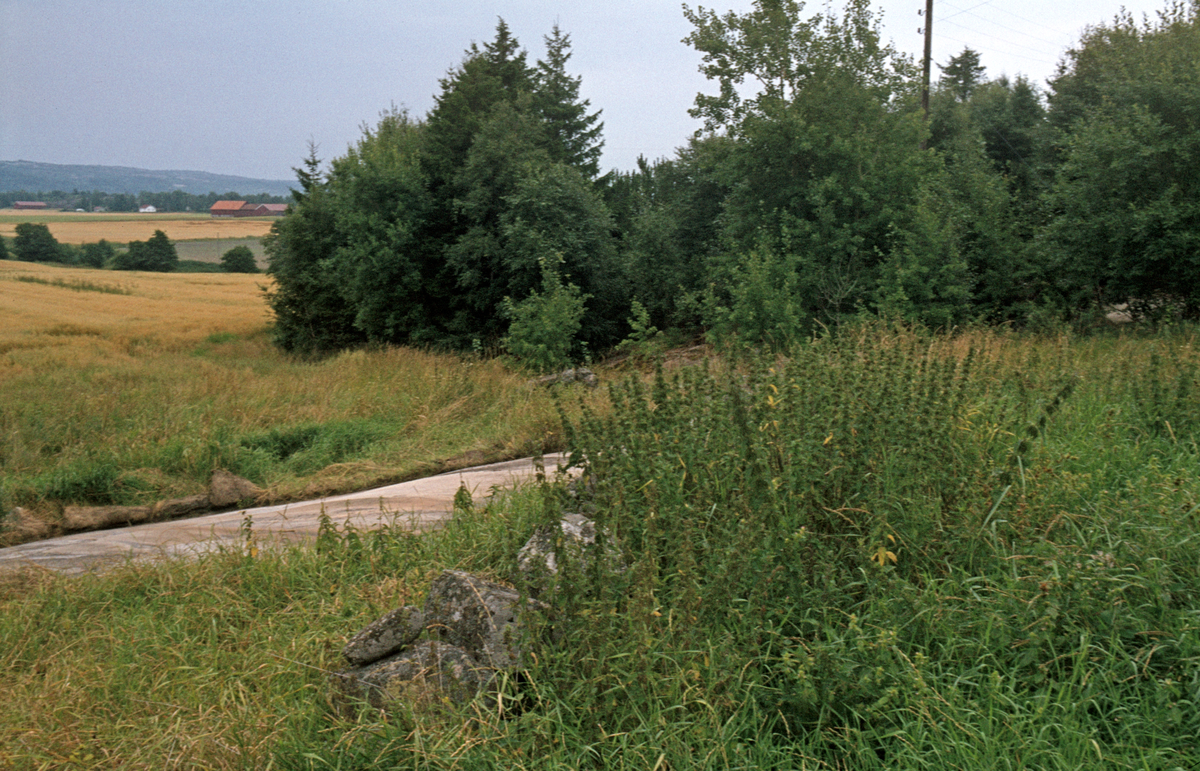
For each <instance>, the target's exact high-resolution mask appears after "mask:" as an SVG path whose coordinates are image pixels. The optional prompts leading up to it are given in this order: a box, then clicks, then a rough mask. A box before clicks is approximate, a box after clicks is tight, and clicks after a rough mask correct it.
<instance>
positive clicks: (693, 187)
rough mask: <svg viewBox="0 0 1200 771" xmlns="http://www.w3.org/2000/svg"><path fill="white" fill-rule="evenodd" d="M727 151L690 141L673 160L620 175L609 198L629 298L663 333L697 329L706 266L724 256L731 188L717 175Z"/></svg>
mask: <svg viewBox="0 0 1200 771" xmlns="http://www.w3.org/2000/svg"><path fill="white" fill-rule="evenodd" d="M730 147H731V143H730V142H728V141H727V140H724V139H721V138H718V137H707V138H703V139H699V138H693V139H692V140H691V141H690V142H689V143H688V145H687V146H686V147H684V148H681V149H680V150H679V151H678V152H677V154H676V157H675V158H672V159H667V160H659V161H655V162H654V163H648V162H646V160H645V159H643V158H639V159H638V168H637V170H636V171H633V172H630V173H623V174H617V175H615V176H614V178H613V179H612V181H611V183H610V185H609V187H608V190H607V197H608V200H609V205H610V207H611V208H612V210H613V213H614V217H615V218H616V220H617V227H618V229H619V230H620V232H621V233H622V234H623V239H622V243H621V247H620V248H621V251H622V255H623V259H622V261H623V264H624V272H625V274H626V276H627V280H628V282H629V286H630V292H631V293H632V294H633V295H634V296H635V297H636V298H637V300H638V302H639V303H641V305H642V307H643V308H644V309H645V310H646V312H647V313H648V314H649V320H650V321H651V322H652V323H653V324H655V325H657V326H659V327H662V328H667V327H682V328H689V327H692V328H694V327H697V326H699V323H700V318H699V297H700V296H701V295H702V294H703V292H704V288H705V283H706V279H707V278H708V276H707V272H706V268H707V263H708V260H709V259H710V258H711V257H712V256H714V255H716V254H718V253H719V252H720V250H721V226H720V217H721V212H722V210H723V207H724V202H725V199H726V197H727V196H728V194H729V187H728V185H727V184H726V182H725V181H724V178H723V176H722V175H721V173H720V167H721V163H722V161H723V159H724V157H725V155H726V154H727V152H728V151H729V150H730Z"/></svg>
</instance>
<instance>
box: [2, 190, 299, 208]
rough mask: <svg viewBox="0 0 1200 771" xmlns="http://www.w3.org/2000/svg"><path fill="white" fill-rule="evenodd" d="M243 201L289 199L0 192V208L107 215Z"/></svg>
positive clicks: (172, 193) (232, 195)
mask: <svg viewBox="0 0 1200 771" xmlns="http://www.w3.org/2000/svg"><path fill="white" fill-rule="evenodd" d="M228 200H233V201H246V202H247V203H287V201H288V199H287V198H285V197H283V196H278V195H267V194H266V193H255V194H253V195H241V194H239V193H236V192H228V193H222V194H217V193H215V192H209V193H206V194H204V195H196V194H194V193H185V192H183V191H182V190H171V191H168V192H160V193H152V192H149V191H145V190H144V191H142V192H140V193H138V194H137V195H133V194H132V193H106V192H103V191H101V190H90V191H79V190H72V191H71V192H66V191H63V190H50V191H36V192H30V191H28V190H9V191H5V192H0V209H7V208H10V207H12V205H13V203H14V202H16V201H44V202H45V203H46V204H47V205H48V206H49V207H50V208H54V209H66V210H68V211H73V210H75V209H83V210H84V211H88V212H90V211H93V210H95V209H97V208H99V209H103V210H104V211H110V212H135V211H137V210H138V209H139V208H140V207H142V206H153V207H154V208H155V209H157V210H158V211H161V212H188V211H192V212H207V211H208V210H209V209H211V208H212V205H213V204H214V203H216V202H217V201H228Z"/></svg>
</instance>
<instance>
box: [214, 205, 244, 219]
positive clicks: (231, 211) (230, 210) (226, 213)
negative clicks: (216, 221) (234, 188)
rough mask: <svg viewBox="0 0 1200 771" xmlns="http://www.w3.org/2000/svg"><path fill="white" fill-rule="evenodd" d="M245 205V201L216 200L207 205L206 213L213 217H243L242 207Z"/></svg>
mask: <svg viewBox="0 0 1200 771" xmlns="http://www.w3.org/2000/svg"><path fill="white" fill-rule="evenodd" d="M245 206H246V202H245V201H217V202H216V203H214V204H213V205H212V206H211V207H209V210H208V213H209V214H211V215H212V216H214V217H244V216H246V215H244V214H242V213H241V211H242V209H243V208H244V207H245Z"/></svg>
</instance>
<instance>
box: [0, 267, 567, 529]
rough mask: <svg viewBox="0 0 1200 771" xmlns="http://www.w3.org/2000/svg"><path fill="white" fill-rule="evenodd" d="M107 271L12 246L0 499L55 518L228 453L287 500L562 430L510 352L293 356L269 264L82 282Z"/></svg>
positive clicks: (175, 480)
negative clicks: (268, 283)
mask: <svg viewBox="0 0 1200 771" xmlns="http://www.w3.org/2000/svg"><path fill="white" fill-rule="evenodd" d="M25 276H28V277H30V278H31V279H32V280H30V278H22V277H25ZM94 276H95V273H94V272H93V271H86V270H82V269H79V270H73V269H64V268H53V267H49V266H35V265H29V264H23V263H0V317H2V318H3V319H4V322H3V326H0V388H3V390H4V393H5V399H4V401H3V403H0V472H2V476H0V504H3V505H6V506H13V505H19V506H22V507H24V508H26V509H28V510H29V511H30V512H32V513H33V514H34V515H35V516H37V517H39V518H41V519H42V520H43V521H44V522H48V523H50V524H51V525H53V524H54V523H55V522H56V521H57V516H58V513H57V512H58V511H59V509H60V508H61V507H62V506H63V505H70V504H141V503H148V502H153V501H157V500H162V499H165V498H171V497H179V496H182V495H191V494H195V493H199V492H203V490H204V489H205V486H206V484H207V479H208V475H209V473H210V472H211V470H212V469H213V468H216V467H221V468H225V469H228V470H230V471H233V472H234V473H236V474H239V475H241V476H245V477H247V478H249V479H251V480H253V481H254V482H256V483H258V484H259V485H261V486H263V487H265V488H267V489H268V491H269V493H268V495H269V497H270V498H271V499H273V500H277V501H284V500H293V499H295V498H297V497H300V496H305V497H308V496H317V495H325V494H332V493H335V492H346V491H350V490H354V489H362V488H363V487H367V486H370V485H373V484H377V483H379V484H382V483H388V482H393V481H398V480H401V479H405V478H411V477H413V476H417V475H421V474H426V473H431V472H433V471H439V470H444V469H446V468H450V467H454V466H461V465H465V464H471V463H482V462H488V461H493V460H500V459H506V458H511V457H516V456H520V455H523V454H529V453H532V452H537V451H540V450H542V449H543V448H551V447H553V446H555V445H556V443H558V442H560V441H561V440H560V438H559V430H558V419H557V415H556V413H555V410H554V407H553V405H552V404H551V403H550V401H549V400H548V399H547V398H545V397H544V396H543V395H541V394H540V393H539V392H536V391H533V390H532V389H530V388H529V387H527V385H526V376H525V375H523V374H522V373H520V372H519V371H515V370H513V369H511V368H509V367H506V366H505V365H504V364H503V363H501V362H499V361H482V360H470V359H462V358H459V357H456V356H448V355H441V354H435V353H429V352H422V351H415V350H404V349H381V350H376V351H356V352H349V353H344V354H341V355H339V356H336V357H333V358H329V359H325V360H321V361H299V360H295V359H290V358H288V357H286V356H284V355H282V354H281V353H280V352H279V351H277V350H276V349H275V348H274V347H273V346H272V345H271V343H270V335H269V332H268V330H267V328H266V321H267V314H266V308H265V304H264V302H263V298H262V291H261V289H262V283H263V282H264V281H265V280H266V279H265V277H262V276H244V275H227V274H201V275H195V274H193V275H172V274H149V273H128V274H122V284H121V288H122V289H123V293H121V294H109V293H103V292H90V291H83V292H80V291H73V289H74V287H75V286H76V285H80V286H82V285H83V284H82V283H81V282H88V281H90V280H91V277H94ZM8 277H13V278H17V279H19V280H13V281H8V280H5V279H6V278H8ZM10 536H11V537H15V536H14V535H12V534H10ZM0 537H2V534H0Z"/></svg>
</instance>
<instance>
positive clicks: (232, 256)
mask: <svg viewBox="0 0 1200 771" xmlns="http://www.w3.org/2000/svg"><path fill="white" fill-rule="evenodd" d="M221 269H222V270H224V271H225V272H226V273H257V272H258V261H257V260H255V259H254V252H252V251H250V247H248V246H235V247H233V248H232V249H230V250H229V251H227V252H225V254H222V255H221Z"/></svg>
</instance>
